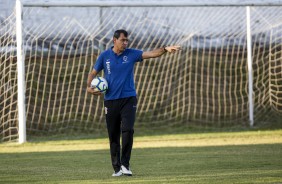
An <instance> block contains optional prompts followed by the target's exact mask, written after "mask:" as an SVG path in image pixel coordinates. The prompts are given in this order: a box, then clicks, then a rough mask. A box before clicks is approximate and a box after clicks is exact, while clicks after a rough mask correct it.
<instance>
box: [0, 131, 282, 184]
mask: <svg viewBox="0 0 282 184" xmlns="http://www.w3.org/2000/svg"><path fill="white" fill-rule="evenodd" d="M0 166H1V167H0V183H5V184H6V183H113V184H116V183H144V184H150V183H152V184H159V183H207V184H210V183H216V184H218V183H282V130H268V131H243V132H219V133H215V132H214V133H213V132H207V133H191V134H162V135H150V136H136V137H135V142H134V149H133V152H132V159H131V169H132V171H133V174H134V176H133V177H125V176H122V177H119V178H113V177H111V174H112V172H113V170H112V168H111V163H110V155H109V149H108V140H107V138H94V139H92V138H86V137H84V138H81V139H77V138H73V139H71V137H69V138H68V139H66V140H59V139H57V140H56V139H48V138H46V139H42V140H41V141H31V142H29V143H26V144H23V145H18V144H16V143H3V144H0Z"/></svg>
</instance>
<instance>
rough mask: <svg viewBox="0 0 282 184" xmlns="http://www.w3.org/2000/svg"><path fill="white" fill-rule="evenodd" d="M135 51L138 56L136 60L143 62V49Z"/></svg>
mask: <svg viewBox="0 0 282 184" xmlns="http://www.w3.org/2000/svg"><path fill="white" fill-rule="evenodd" d="M134 52H135V56H136V62H142V61H143V58H142V54H143V51H142V50H134Z"/></svg>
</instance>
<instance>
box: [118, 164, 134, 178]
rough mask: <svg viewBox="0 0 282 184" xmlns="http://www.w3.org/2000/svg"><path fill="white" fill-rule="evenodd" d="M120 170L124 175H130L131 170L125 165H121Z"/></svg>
mask: <svg viewBox="0 0 282 184" xmlns="http://www.w3.org/2000/svg"><path fill="white" fill-rule="evenodd" d="M121 171H122V173H123V174H124V175H126V176H132V172H131V170H130V169H129V168H128V169H127V168H126V167H125V166H123V165H122V166H121Z"/></svg>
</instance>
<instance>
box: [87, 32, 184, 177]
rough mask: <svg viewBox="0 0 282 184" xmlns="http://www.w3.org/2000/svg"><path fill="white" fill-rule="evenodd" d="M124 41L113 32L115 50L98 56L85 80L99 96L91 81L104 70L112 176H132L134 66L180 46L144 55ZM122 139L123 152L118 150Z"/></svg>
mask: <svg viewBox="0 0 282 184" xmlns="http://www.w3.org/2000/svg"><path fill="white" fill-rule="evenodd" d="M127 37H128V33H127V32H126V31H125V30H117V31H115V33H114V36H113V43H114V46H113V47H111V48H110V49H108V50H106V51H104V52H103V53H101V55H100V56H99V57H98V59H97V61H96V63H95V65H94V67H93V70H92V71H91V73H90V74H89V75H88V79H87V91H88V92H89V93H91V94H93V95H101V94H102V93H100V92H97V91H96V90H94V89H93V88H91V87H90V84H91V81H92V80H93V78H95V77H96V76H97V74H98V73H99V72H100V71H101V70H104V74H105V79H106V80H107V82H108V87H109V88H108V91H107V92H106V94H105V97H104V100H105V101H104V106H105V114H106V123H107V129H108V135H109V141H110V152H111V160H112V166H113V168H114V171H115V172H114V173H113V175H112V176H121V175H127V176H132V171H131V170H130V168H129V160H130V155H131V150H132V145H133V133H134V129H133V127H134V121H135V114H136V107H137V98H136V90H135V87H134V78H133V71H134V65H135V63H136V62H139V61H142V60H143V59H149V58H155V57H159V56H161V55H163V54H164V53H166V52H170V53H174V52H176V51H178V50H180V46H165V47H162V48H158V49H155V50H152V51H146V52H143V51H141V50H136V49H129V48H127V45H128V38H127ZM121 135H122V149H121V150H120V136H121ZM120 151H121V154H120Z"/></svg>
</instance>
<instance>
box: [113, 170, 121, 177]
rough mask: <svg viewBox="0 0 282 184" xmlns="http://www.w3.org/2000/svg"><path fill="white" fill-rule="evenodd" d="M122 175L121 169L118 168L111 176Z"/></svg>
mask: <svg viewBox="0 0 282 184" xmlns="http://www.w3.org/2000/svg"><path fill="white" fill-rule="evenodd" d="M121 175H122V170H119V172H114V173H113V174H112V176H121Z"/></svg>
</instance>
